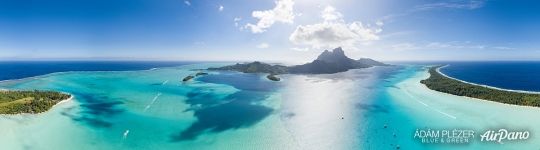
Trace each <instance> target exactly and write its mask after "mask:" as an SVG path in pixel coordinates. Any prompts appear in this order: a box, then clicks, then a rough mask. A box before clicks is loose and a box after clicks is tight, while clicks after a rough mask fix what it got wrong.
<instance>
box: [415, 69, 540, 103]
mask: <svg viewBox="0 0 540 150" xmlns="http://www.w3.org/2000/svg"><path fill="white" fill-rule="evenodd" d="M422 73H424V74H427V75H428V76H427V78H429V72H422ZM427 78H423V77H422V78H420V77H419V78H418V79H419V80H418V83H419V84H420V85H421V86H422V87H423V88H425V89H426V90H429V91H433V92H437V93H439V94H443V95H450V96H457V97H460V98H464V99H466V100H475V101H479V102H482V103H488V104H492V105H500V104H502V105H504V106H513V107H525V108H529V109H535V110H538V108H539V107H534V106H527V105H517V104H508V103H501V102H496V101H490V100H486V99H480V98H474V97H468V96H460V95H454V94H450V93H445V92H441V91H437V90H432V89H430V88H428V87H427V85H425V84H422V83H420V81H421V80H424V79H427Z"/></svg>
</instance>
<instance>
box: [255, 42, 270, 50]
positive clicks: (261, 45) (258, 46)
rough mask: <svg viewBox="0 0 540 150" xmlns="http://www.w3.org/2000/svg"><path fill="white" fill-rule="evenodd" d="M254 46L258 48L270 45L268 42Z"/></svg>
mask: <svg viewBox="0 0 540 150" xmlns="http://www.w3.org/2000/svg"><path fill="white" fill-rule="evenodd" d="M256 47H257V48H260V49H264V48H268V47H270V45H268V43H261V44H259V45H257V46H256Z"/></svg>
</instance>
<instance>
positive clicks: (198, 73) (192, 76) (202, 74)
mask: <svg viewBox="0 0 540 150" xmlns="http://www.w3.org/2000/svg"><path fill="white" fill-rule="evenodd" d="M204 75H208V73H206V72H197V73H196V74H195V75H188V76H186V77H184V79H182V81H183V82H186V81H189V80H191V79H193V78H195V77H198V76H204Z"/></svg>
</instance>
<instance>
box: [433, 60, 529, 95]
mask: <svg viewBox="0 0 540 150" xmlns="http://www.w3.org/2000/svg"><path fill="white" fill-rule="evenodd" d="M448 66H450V65H444V66H442V67H439V68H437V69H435V71H437V73H439V74H441V75H442V76H444V77H447V78H450V79H452V80H456V81H459V82H463V83H466V84H471V85H476V86H481V87H485V88H490V89H494V90H501V91H507V92H517V93H524V94H540V92H536V91H524V90H512V89H504V88H498V87H494V86H489V85H484V84H478V83H472V82H467V81H463V80H460V79H457V78H454V77H450V76H448V75H446V74H444V73H443V72H441V71H440V69H441V68H444V67H448Z"/></svg>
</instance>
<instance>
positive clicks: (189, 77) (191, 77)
mask: <svg viewBox="0 0 540 150" xmlns="http://www.w3.org/2000/svg"><path fill="white" fill-rule="evenodd" d="M193 78H195V76H192V75H189V76H186V77H184V79H182V81H184V82H186V81H189V80H191V79H193Z"/></svg>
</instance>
